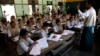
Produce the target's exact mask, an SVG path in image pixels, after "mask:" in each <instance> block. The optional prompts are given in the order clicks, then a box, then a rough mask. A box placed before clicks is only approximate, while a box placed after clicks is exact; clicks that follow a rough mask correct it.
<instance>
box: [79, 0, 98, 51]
mask: <svg viewBox="0 0 100 56" xmlns="http://www.w3.org/2000/svg"><path fill="white" fill-rule="evenodd" d="M79 7H80V6H79V5H78V6H77V9H78V13H79V15H80V16H81V17H82V18H84V19H85V22H84V29H83V33H82V37H81V41H80V50H81V51H90V50H92V45H93V35H92V34H93V33H94V32H93V30H94V27H95V25H96V11H95V9H94V8H93V6H92V1H88V2H87V3H86V7H87V11H86V12H84V13H82V12H81V11H80V9H79Z"/></svg>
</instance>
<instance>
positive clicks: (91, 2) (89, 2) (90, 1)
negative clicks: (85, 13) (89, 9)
mask: <svg viewBox="0 0 100 56" xmlns="http://www.w3.org/2000/svg"><path fill="white" fill-rule="evenodd" d="M87 3H88V4H90V5H91V6H93V5H94V4H95V1H94V0H88V1H87Z"/></svg>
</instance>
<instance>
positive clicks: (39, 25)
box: [36, 18, 43, 29]
mask: <svg viewBox="0 0 100 56" xmlns="http://www.w3.org/2000/svg"><path fill="white" fill-rule="evenodd" d="M42 24H43V22H42V19H41V18H37V22H36V28H37V29H41V27H42Z"/></svg>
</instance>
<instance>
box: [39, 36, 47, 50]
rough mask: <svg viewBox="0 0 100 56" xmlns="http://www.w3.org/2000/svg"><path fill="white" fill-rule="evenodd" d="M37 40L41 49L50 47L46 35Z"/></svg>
mask: <svg viewBox="0 0 100 56" xmlns="http://www.w3.org/2000/svg"><path fill="white" fill-rule="evenodd" d="M37 42H38V45H39V46H40V47H41V49H45V48H48V42H47V39H46V38H45V37H44V38H41V39H39V40H37Z"/></svg>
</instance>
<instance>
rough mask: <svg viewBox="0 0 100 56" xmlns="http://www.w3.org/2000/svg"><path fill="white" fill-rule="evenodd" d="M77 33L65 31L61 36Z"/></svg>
mask: <svg viewBox="0 0 100 56" xmlns="http://www.w3.org/2000/svg"><path fill="white" fill-rule="evenodd" d="M74 33H75V32H74V31H72V30H64V31H63V33H62V34H61V35H69V34H74Z"/></svg>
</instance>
